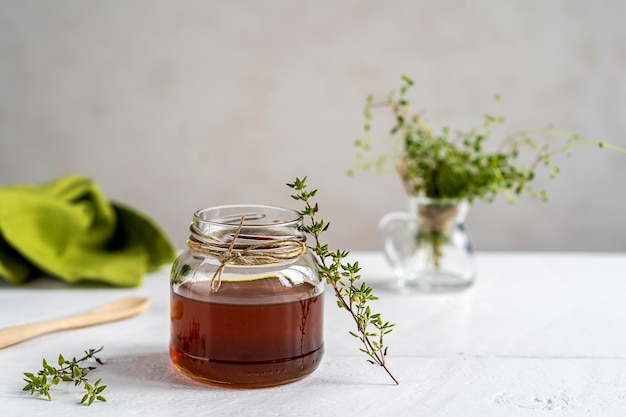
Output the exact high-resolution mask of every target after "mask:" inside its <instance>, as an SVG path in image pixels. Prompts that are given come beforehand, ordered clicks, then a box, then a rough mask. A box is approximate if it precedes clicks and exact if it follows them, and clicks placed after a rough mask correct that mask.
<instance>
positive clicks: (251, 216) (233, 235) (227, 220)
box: [189, 205, 306, 253]
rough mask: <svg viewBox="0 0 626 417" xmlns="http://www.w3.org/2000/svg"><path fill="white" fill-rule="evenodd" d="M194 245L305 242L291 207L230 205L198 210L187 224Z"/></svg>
mask: <svg viewBox="0 0 626 417" xmlns="http://www.w3.org/2000/svg"><path fill="white" fill-rule="evenodd" d="M190 231H191V234H190V236H189V241H190V242H192V244H194V245H195V246H196V247H198V246H202V247H205V248H207V249H210V250H211V251H215V252H217V253H219V252H225V251H227V250H233V251H239V252H241V251H250V250H265V251H268V252H271V251H272V250H273V249H275V248H280V247H287V246H294V245H295V246H298V242H300V243H302V242H305V241H306V235H305V234H304V232H303V230H302V215H301V214H300V213H298V212H297V211H295V210H290V209H285V208H281V207H274V206H264V205H231V206H219V207H212V208H207V209H203V210H199V211H197V212H196V213H195V214H194V217H193V221H192V223H191V226H190Z"/></svg>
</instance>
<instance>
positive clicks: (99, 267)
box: [0, 175, 176, 287]
mask: <svg viewBox="0 0 626 417" xmlns="http://www.w3.org/2000/svg"><path fill="white" fill-rule="evenodd" d="M175 256H176V250H175V248H174V246H173V245H172V244H171V242H170V240H169V238H168V237H167V235H166V234H165V233H164V232H163V231H162V230H161V229H160V228H159V227H158V225H156V224H155V223H154V222H152V221H151V220H150V219H149V218H147V217H146V216H145V215H142V214H140V213H138V212H137V211H135V210H133V209H131V208H129V207H124V206H122V205H120V204H117V203H112V202H109V201H108V200H107V199H106V197H105V196H104V194H103V192H102V190H101V189H100V187H99V186H98V184H96V183H95V182H94V181H92V180H91V179H89V178H85V177H82V176H78V175H72V176H68V177H63V178H60V179H58V180H56V181H52V182H50V183H47V184H43V185H38V186H32V185H9V186H5V187H0V277H3V278H4V279H6V280H8V281H9V282H12V283H15V284H20V283H22V282H25V281H26V280H28V279H29V278H31V277H33V276H36V275H39V274H45V275H51V276H54V277H57V278H60V279H62V280H65V281H67V282H70V283H75V282H79V281H83V280H86V281H96V282H101V283H106V284H109V285H115V286H123V287H135V286H138V285H140V284H141V280H142V278H143V276H144V275H145V274H146V273H147V272H150V271H153V270H155V269H157V268H159V267H160V266H162V265H163V264H165V263H168V262H171V261H172V260H173V259H174V258H175Z"/></svg>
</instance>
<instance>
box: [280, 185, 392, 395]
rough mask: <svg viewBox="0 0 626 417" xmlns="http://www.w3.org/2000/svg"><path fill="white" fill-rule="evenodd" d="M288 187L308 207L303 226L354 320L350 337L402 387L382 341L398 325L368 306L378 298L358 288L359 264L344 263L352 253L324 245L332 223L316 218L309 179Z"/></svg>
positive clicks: (341, 305)
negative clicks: (394, 374)
mask: <svg viewBox="0 0 626 417" xmlns="http://www.w3.org/2000/svg"><path fill="white" fill-rule="evenodd" d="M287 186H288V187H290V188H292V189H294V190H296V191H297V192H298V194H295V195H292V196H291V197H292V198H293V199H294V200H300V201H302V202H303V203H304V205H305V208H304V210H303V211H301V212H300V214H302V216H304V217H307V218H309V220H310V224H308V225H303V229H304V231H305V232H306V233H307V234H309V235H310V236H312V237H313V239H314V241H315V246H314V247H313V248H312V250H313V252H314V253H315V254H316V255H317V260H318V267H319V271H320V274H321V275H322V277H323V278H324V279H325V281H326V283H327V284H329V285H330V286H331V287H332V288H333V291H334V293H335V296H336V298H337V305H338V306H339V308H341V309H345V310H347V311H348V312H349V313H350V315H351V317H352V319H353V320H354V323H355V325H356V330H357V331H356V332H352V331H351V332H349V333H350V334H351V335H352V336H353V337H355V338H357V339H358V340H360V341H361V344H362V348H360V351H361V352H363V353H365V354H366V355H367V356H368V358H369V359H368V362H369V363H371V364H374V365H378V366H381V367H382V368H383V369H384V370H385V372H387V374H388V375H389V376H390V377H391V379H392V380H393V382H394V383H396V384H399V382H398V380H397V379H396V378H395V377H394V376H393V374H392V373H391V371H390V370H389V368H388V367H387V363H386V356H387V347H386V346H385V344H384V340H383V339H384V336H385V335H387V334H389V333H391V331H392V330H393V327H394V326H395V325H394V324H392V323H389V322H384V321H383V320H382V318H381V315H380V314H379V313H372V311H371V308H370V306H369V305H368V303H369V302H370V301H374V300H377V299H378V297H376V296H374V295H373V294H372V288H371V287H368V286H367V285H366V284H365V283H364V282H363V283H361V285H360V286H358V285H357V282H358V281H359V280H360V279H361V276H360V275H359V271H360V270H361V268H360V267H359V264H358V262H355V263H353V264H350V263H344V262H343V261H344V259H345V258H346V257H347V256H348V255H349V252H347V251H341V250H337V251H335V252H331V251H330V250H329V247H328V245H326V244H322V243H321V241H320V235H321V233H322V232H324V231H326V230H327V229H328V226H329V225H330V223H327V222H325V221H324V220H323V219H322V220H319V221H318V220H317V218H316V214H317V213H318V211H319V208H318V205H317V203H316V204H314V205H312V204H311V198H312V197H314V196H315V195H316V194H317V190H313V191H307V186H306V177H304V178H303V179H299V178H296V180H295V181H294V183H292V184H287ZM372 328H373V329H372Z"/></svg>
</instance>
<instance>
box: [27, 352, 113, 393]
mask: <svg viewBox="0 0 626 417" xmlns="http://www.w3.org/2000/svg"><path fill="white" fill-rule="evenodd" d="M102 349H103V348H102V347H101V348H100V349H89V350H86V351H85V356H83V357H82V358H80V359H76V358H72V360H67V359H65V358H64V357H63V355H59V358H58V360H57V364H58V366H59V368H55V367H54V366H52V365H50V364H48V362H47V361H46V359H45V358H44V359H43V361H42V369H40V370H39V371H38V372H37V375H35V374H33V373H30V372H24V376H26V378H24V381H26V382H27V384H26V386H25V387H24V388H23V390H24V391H30V394H31V395H34V394H35V393H37V394H39V395H43V396H45V397H47V398H48V401H52V396H51V395H50V388H51V387H52V386H53V385H57V384H58V383H59V382H61V381H63V382H74V386H79V385H82V386H83V388H84V389H85V391H87V392H86V393H85V395H83V398H82V399H81V400H80V403H81V404H86V405H91V404H93V403H94V401H96V400H98V401H102V402H105V401H106V399H105V398H104V397H103V396H102V391H104V390H105V388H106V387H107V386H106V385H100V384H101V382H102V378H100V379H98V380H97V381H96V382H94V383H93V384H91V383H90V382H89V381H88V380H87V374H88V373H89V372H91V371H93V370H94V369H96V367H95V366H84V367H81V366H80V365H79V364H80V363H81V362H84V361H86V360H88V359H93V360H95V361H96V362H97V363H99V364H100V365H103V362H102V360H100V358H98V357H96V356H95V354H96V353H98V352H100V351H101V350H102Z"/></svg>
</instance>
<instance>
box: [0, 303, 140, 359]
mask: <svg viewBox="0 0 626 417" xmlns="http://www.w3.org/2000/svg"><path fill="white" fill-rule="evenodd" d="M148 304H150V300H148V299H147V298H141V297H129V298H122V299H120V300H117V301H113V302H111V303H108V304H105V305H103V306H101V307H98V308H96V309H93V310H89V311H86V312H84V313H81V314H76V315H73V316H67V317H62V318H60V319H55V320H48V321H42V322H39V323H31V324H22V325H18V326H12V327H7V328H4V329H0V349H3V348H5V347H7V346H11V345H14V344H16V343H20V342H23V341H25V340H28V339H32V338H33V337H36V336H41V335H42V334H46V333H52V332H56V331H59V330H67V329H76V328H78V327H87V326H92V325H94V324H102V323H108V322H110V321H115V320H121V319H125V318H128V317H132V316H134V315H136V314H139V313H141V312H142V311H143V310H145V309H146V307H148Z"/></svg>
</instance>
